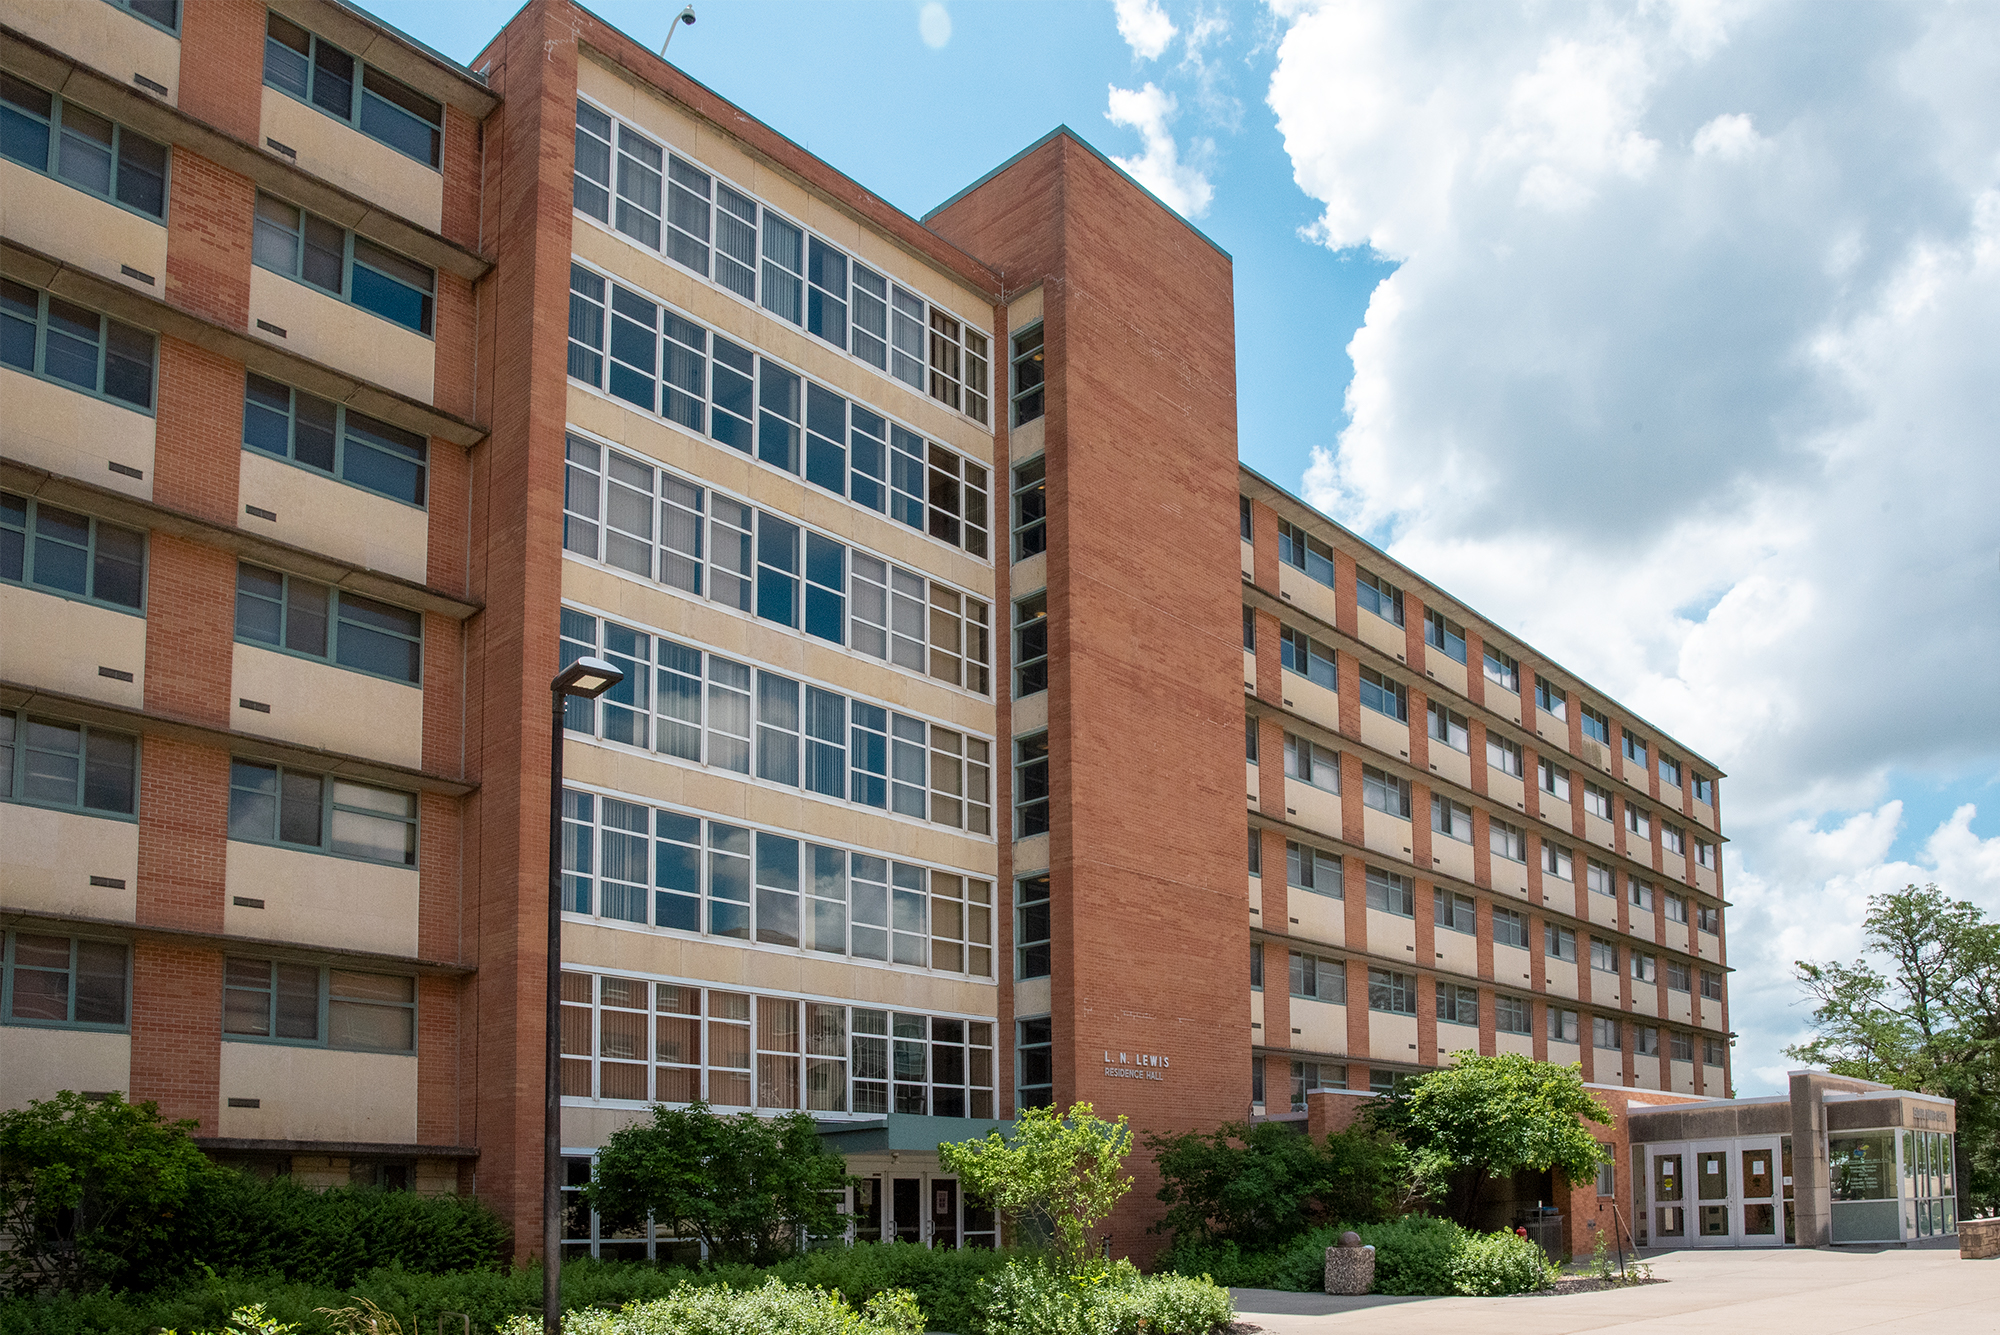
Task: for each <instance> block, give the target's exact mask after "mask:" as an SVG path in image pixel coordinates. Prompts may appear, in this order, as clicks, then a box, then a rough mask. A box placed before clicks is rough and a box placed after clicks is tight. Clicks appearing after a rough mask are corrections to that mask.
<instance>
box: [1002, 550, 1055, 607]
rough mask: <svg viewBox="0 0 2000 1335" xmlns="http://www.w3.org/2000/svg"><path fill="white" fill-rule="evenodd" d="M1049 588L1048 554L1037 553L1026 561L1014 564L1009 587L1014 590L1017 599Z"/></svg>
mask: <svg viewBox="0 0 2000 1335" xmlns="http://www.w3.org/2000/svg"><path fill="white" fill-rule="evenodd" d="M1048 586H1049V554H1048V553H1047V552H1036V553H1035V554H1034V555H1033V556H1030V557H1028V558H1027V559H1026V560H1024V561H1016V562H1015V563H1014V569H1013V575H1012V580H1011V582H1010V584H1009V587H1010V588H1012V589H1013V590H1014V596H1015V597H1016V598H1019V597H1022V596H1023V595H1025V594H1030V593H1033V592H1034V591H1035V590H1037V589H1046V588H1047V587H1048Z"/></svg>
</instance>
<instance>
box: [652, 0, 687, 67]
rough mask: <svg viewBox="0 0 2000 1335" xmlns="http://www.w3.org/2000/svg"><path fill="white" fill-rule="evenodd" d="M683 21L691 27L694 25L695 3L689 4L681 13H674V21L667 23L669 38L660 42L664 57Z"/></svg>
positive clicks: (662, 56) (661, 53)
mask: <svg viewBox="0 0 2000 1335" xmlns="http://www.w3.org/2000/svg"><path fill="white" fill-rule="evenodd" d="M683 23H685V24H687V25H689V26H690V27H692V26H693V25H694V6H693V5H689V6H687V7H686V8H685V9H683V10H681V12H680V13H678V14H676V15H674V21H673V22H672V23H669V24H668V25H667V40H666V41H664V42H661V43H660V56H661V58H662V59H664V58H665V57H666V54H667V48H668V47H669V46H671V45H672V44H673V40H674V33H675V32H677V31H678V30H679V29H680V26H681V24H683Z"/></svg>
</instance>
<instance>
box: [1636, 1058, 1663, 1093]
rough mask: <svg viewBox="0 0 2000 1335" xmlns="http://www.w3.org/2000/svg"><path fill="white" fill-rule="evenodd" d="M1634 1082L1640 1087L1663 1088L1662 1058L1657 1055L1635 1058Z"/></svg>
mask: <svg viewBox="0 0 2000 1335" xmlns="http://www.w3.org/2000/svg"><path fill="white" fill-rule="evenodd" d="M1632 1083H1633V1085H1634V1086H1636V1087H1637V1088H1639V1089H1659V1088H1661V1087H1662V1086H1661V1084H1660V1059H1659V1058H1658V1057H1656V1056H1649V1057H1635V1058H1633V1061H1632Z"/></svg>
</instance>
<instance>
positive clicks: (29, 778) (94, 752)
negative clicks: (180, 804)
mask: <svg viewBox="0 0 2000 1335" xmlns="http://www.w3.org/2000/svg"><path fill="white" fill-rule="evenodd" d="M0 796H4V797H6V798H7V799H8V800H9V801H14V802H21V803H25V804H27V805H29V806H38V807H57V808H60V809H62V810H65V811H80V812H83V813H84V814H85V815H90V816H132V815H136V814H138V809H139V739H138V738H137V737H135V736H133V735H132V734H131V733H126V732H112V731H109V730H107V729H104V728H98V727H92V726H89V725H87V724H82V723H65V722H62V721H61V720H59V719H50V718H38V717H36V716H35V715H32V714H26V713H12V712H8V713H0Z"/></svg>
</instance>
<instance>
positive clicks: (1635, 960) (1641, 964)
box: [1631, 950, 1660, 983]
mask: <svg viewBox="0 0 2000 1335" xmlns="http://www.w3.org/2000/svg"><path fill="white" fill-rule="evenodd" d="M1631 959H1632V979H1633V981H1634V982H1639V983H1657V982H1659V981H1660V961H1659V960H1658V959H1657V958H1656V957H1654V956H1652V955H1642V954H1640V953H1639V952H1638V951H1636V950H1635V951H1632V952H1631Z"/></svg>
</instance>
